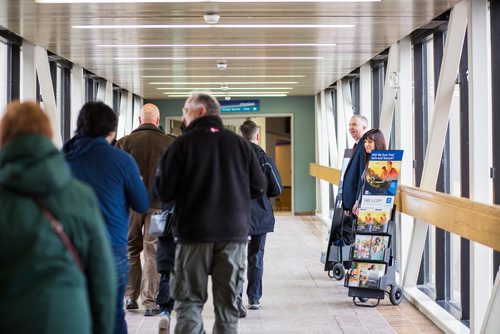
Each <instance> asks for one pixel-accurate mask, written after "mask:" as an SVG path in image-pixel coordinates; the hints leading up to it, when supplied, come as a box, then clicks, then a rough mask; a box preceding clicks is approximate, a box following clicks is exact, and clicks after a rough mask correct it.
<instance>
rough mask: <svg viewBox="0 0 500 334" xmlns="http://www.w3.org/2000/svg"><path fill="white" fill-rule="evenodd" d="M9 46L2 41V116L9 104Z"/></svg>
mask: <svg viewBox="0 0 500 334" xmlns="http://www.w3.org/2000/svg"><path fill="white" fill-rule="evenodd" d="M7 52H8V46H7V44H5V43H4V42H2V41H1V40H0V116H1V115H3V112H4V110H5V107H6V106H7V103H8V92H7V87H8V85H9V83H8V75H7V73H8V69H9V68H8V60H7V58H8V54H7Z"/></svg>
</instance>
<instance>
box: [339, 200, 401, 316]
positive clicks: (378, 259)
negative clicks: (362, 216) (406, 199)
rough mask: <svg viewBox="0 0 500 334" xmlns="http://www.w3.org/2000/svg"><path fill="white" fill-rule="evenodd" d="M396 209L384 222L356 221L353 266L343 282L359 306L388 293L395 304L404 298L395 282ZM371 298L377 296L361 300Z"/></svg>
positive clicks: (378, 300)
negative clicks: (368, 223)
mask: <svg viewBox="0 0 500 334" xmlns="http://www.w3.org/2000/svg"><path fill="white" fill-rule="evenodd" d="M393 214H394V210H392V212H391V219H390V220H387V221H386V222H385V223H377V224H371V226H367V225H366V224H364V223H363V221H359V219H358V222H356V223H355V231H354V232H355V241H354V245H353V246H352V248H351V256H350V260H351V261H352V264H351V268H350V269H349V271H348V273H347V275H346V276H345V281H344V285H345V286H346V287H348V288H349V291H348V295H349V297H352V299H353V302H354V304H356V305H357V306H368V307H375V306H377V305H378V304H379V302H380V300H381V299H384V297H385V293H388V294H389V300H390V301H391V303H392V304H393V305H398V304H399V303H401V300H402V299H403V290H402V289H401V287H399V286H398V285H397V284H396V268H395V266H394V264H395V263H394V262H395V260H394V257H393V251H392V250H393V245H394V241H395V240H394V235H395V224H394V219H393V217H394V215H393ZM356 298H357V299H358V300H359V301H361V302H363V303H364V302H366V301H368V299H377V303H376V304H375V305H371V304H359V303H358V302H357V300H356Z"/></svg>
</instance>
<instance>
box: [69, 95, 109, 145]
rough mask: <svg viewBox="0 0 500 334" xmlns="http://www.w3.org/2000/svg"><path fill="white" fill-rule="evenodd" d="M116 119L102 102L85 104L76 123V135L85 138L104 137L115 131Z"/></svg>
mask: <svg viewBox="0 0 500 334" xmlns="http://www.w3.org/2000/svg"><path fill="white" fill-rule="evenodd" d="M117 125H118V117H117V116H116V114H115V112H114V111H113V109H111V108H110V107H108V106H107V105H106V104H104V103H103V102H100V101H97V102H87V103H85V104H84V105H83V107H82V109H81V110H80V114H79V115H78V120H77V122H76V133H77V134H80V135H85V136H87V137H106V136H107V135H109V134H110V133H111V132H113V131H116V127H117Z"/></svg>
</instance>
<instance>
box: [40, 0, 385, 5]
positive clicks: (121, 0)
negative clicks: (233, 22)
mask: <svg viewBox="0 0 500 334" xmlns="http://www.w3.org/2000/svg"><path fill="white" fill-rule="evenodd" d="M379 1H382V0H35V2H37V3H69V4H71V3H148V2H151V3H162V2H164V3H183V2H185V3H192V2H240V3H249V2H269V3H272V2H379Z"/></svg>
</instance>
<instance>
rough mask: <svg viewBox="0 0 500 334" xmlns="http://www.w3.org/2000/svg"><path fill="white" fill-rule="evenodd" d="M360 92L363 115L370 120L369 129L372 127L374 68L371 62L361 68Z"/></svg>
mask: <svg viewBox="0 0 500 334" xmlns="http://www.w3.org/2000/svg"><path fill="white" fill-rule="evenodd" d="M359 88H360V89H359V90H360V104H361V115H363V116H365V117H366V119H367V120H368V128H371V127H372V66H371V65H370V62H368V63H366V64H364V65H361V67H360V68H359Z"/></svg>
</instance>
